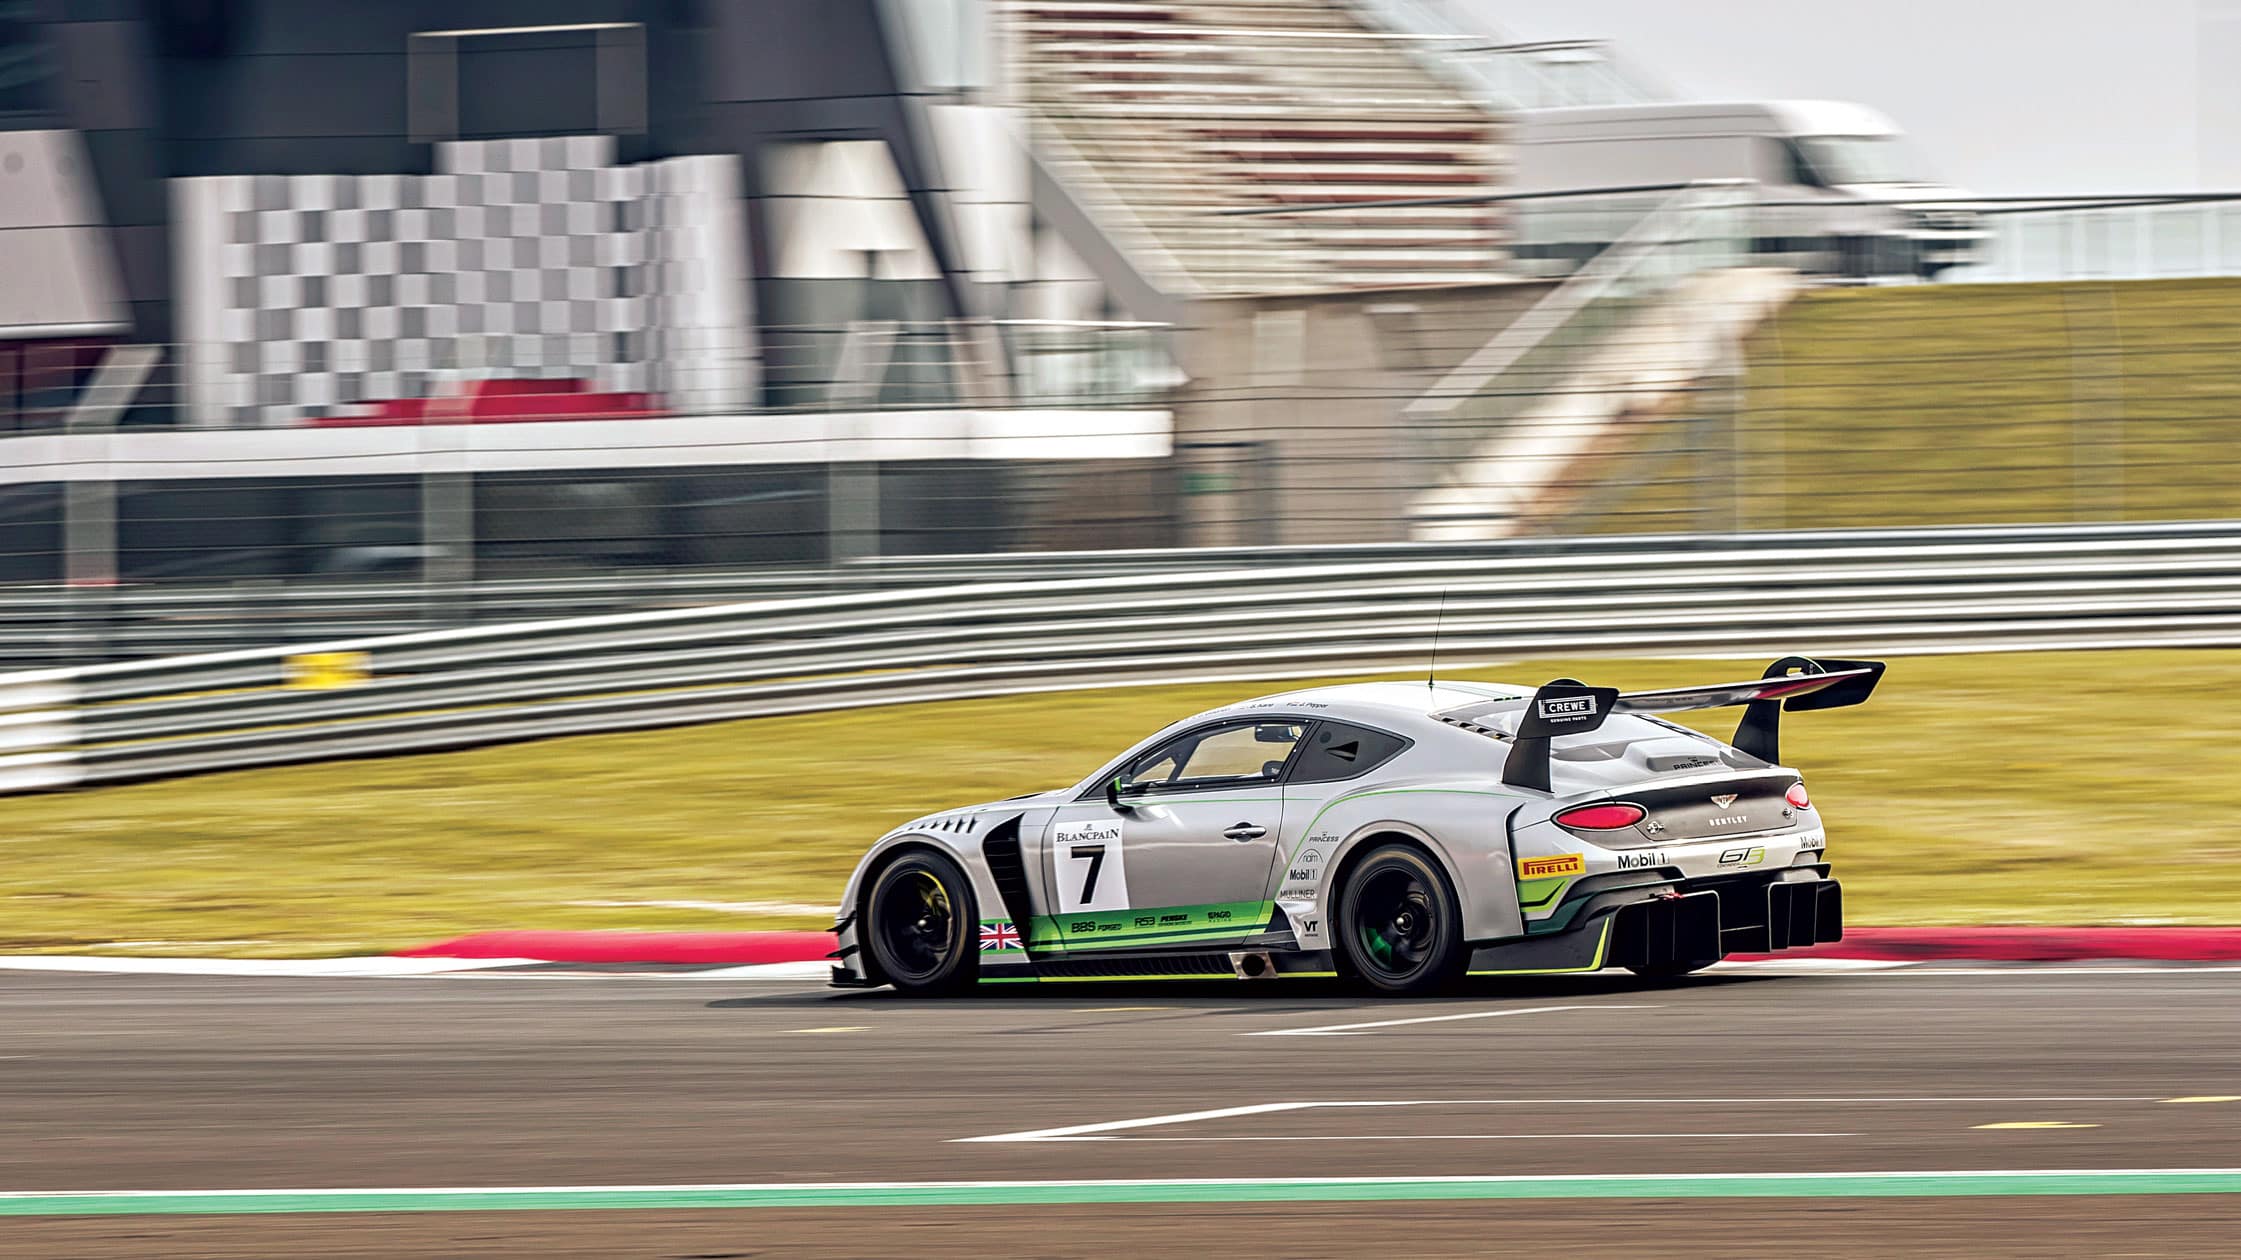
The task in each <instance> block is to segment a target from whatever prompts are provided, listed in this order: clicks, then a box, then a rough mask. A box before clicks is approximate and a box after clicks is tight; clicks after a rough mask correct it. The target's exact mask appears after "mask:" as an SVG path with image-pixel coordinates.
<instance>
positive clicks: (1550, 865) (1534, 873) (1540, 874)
mask: <svg viewBox="0 0 2241 1260" xmlns="http://www.w3.org/2000/svg"><path fill="white" fill-rule="evenodd" d="M1586 873H1587V855H1586V854H1584V853H1564V854H1559V855H1558V856H1556V857H1533V858H1525V859H1523V860H1522V861H1520V862H1519V863H1518V864H1517V877H1518V878H1519V879H1520V880H1527V879H1547V878H1549V877H1551V876H1554V875H1584V874H1586Z"/></svg>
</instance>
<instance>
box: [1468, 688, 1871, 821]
mask: <svg viewBox="0 0 2241 1260" xmlns="http://www.w3.org/2000/svg"><path fill="white" fill-rule="evenodd" d="M1883 668H1884V666H1883V662H1881V661H1839V660H1826V661H1817V660H1813V659H1812V658H1810V657H1804V656H1785V657H1783V658H1782V659H1781V660H1778V661H1776V662H1774V663H1773V664H1772V665H1769V666H1767V667H1766V674H1765V676H1764V677H1760V678H1754V679H1751V680H1749V681H1746V682H1732V683H1714V684H1711V685H1710V686H1701V687H1669V688H1667V689H1665V690H1662V691H1629V692H1626V693H1624V694H1621V693H1620V692H1619V690H1618V688H1616V687H1590V686H1588V685H1587V684H1585V683H1582V682H1580V681H1579V680H1578V679H1575V678H1559V679H1557V680H1555V681H1554V682H1551V683H1549V684H1547V685H1546V686H1544V687H1542V688H1541V689H1540V690H1538V691H1536V692H1534V693H1533V698H1532V699H1531V700H1530V701H1528V702H1527V703H1526V708H1525V713H1524V716H1522V717H1521V718H1519V719H1518V725H1517V734H1516V736H1515V738H1514V739H1513V741H1512V743H1511V744H1510V755H1509V758H1508V760H1506V761H1504V762H1503V763H1502V782H1504V783H1507V784H1509V785H1510V786H1512V787H1521V788H1530V789H1532V790H1534V791H1536V792H1546V791H1549V790H1550V788H1549V755H1550V745H1549V741H1550V740H1551V739H1553V738H1555V737H1556V736H1558V735H1578V734H1584V733H1586V732H1588V731H1592V730H1594V729H1596V728H1597V727H1599V726H1601V725H1603V721H1604V719H1606V718H1608V717H1609V716H1610V715H1611V714H1613V713H1682V712H1686V711H1688V710H1690V709H1721V708H1727V707H1729V706H1732V705H1743V706H1745V708H1744V711H1743V721H1742V723H1741V725H1739V726H1737V727H1736V728H1735V739H1734V740H1733V743H1734V744H1735V746H1736V748H1738V749H1740V750H1742V751H1743V752H1746V753H1749V754H1750V755H1751V756H1753V757H1756V758H1758V759H1759V760H1761V761H1766V762H1779V761H1780V760H1781V759H1782V743H1781V728H1782V712H1783V710H1785V709H1787V710H1789V711H1791V712H1805V711H1808V710H1813V709H1841V708H1844V707H1845V706H1847V705H1854V704H1858V703H1860V702H1861V701H1863V700H1865V699H1867V698H1868V696H1869V695H1870V694H1871V693H1873V692H1874V691H1875V684H1876V683H1877V682H1879V681H1881V679H1882V677H1883ZM1502 703H1505V704H1506V703H1514V702H1502ZM1495 707H1496V706H1495V705H1493V704H1476V705H1468V706H1465V707H1464V708H1462V709H1457V710H1453V711H1450V712H1448V713H1442V714H1439V715H1438V716H1439V717H1441V718H1442V719H1443V720H1449V721H1457V722H1459V723H1461V724H1466V725H1467V724H1470V719H1472V718H1474V717H1478V716H1482V715H1483V713H1484V712H1485V711H1488V710H1491V709H1493V708H1495Z"/></svg>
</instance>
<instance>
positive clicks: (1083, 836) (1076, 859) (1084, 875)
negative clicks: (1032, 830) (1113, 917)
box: [1051, 818, 1129, 913]
mask: <svg viewBox="0 0 2241 1260" xmlns="http://www.w3.org/2000/svg"><path fill="white" fill-rule="evenodd" d="M1051 858H1052V859H1053V861H1054V863H1055V865H1054V867H1053V874H1054V876H1055V882H1056V883H1057V885H1058V889H1057V891H1058V909H1059V910H1060V911H1061V912H1063V913H1072V912H1074V911H1076V910H1126V909H1128V908H1129V903H1128V847H1127V846H1126V845H1125V844H1124V843H1122V841H1121V823H1120V820H1119V819H1117V818H1102V819H1098V820H1096V821H1094V822H1078V823H1060V824H1058V825H1057V826H1056V827H1054V828H1052V830H1051Z"/></svg>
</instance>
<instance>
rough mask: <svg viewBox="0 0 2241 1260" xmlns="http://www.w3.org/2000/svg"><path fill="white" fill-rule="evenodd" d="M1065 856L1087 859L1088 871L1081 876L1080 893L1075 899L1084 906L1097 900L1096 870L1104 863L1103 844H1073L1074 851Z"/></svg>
mask: <svg viewBox="0 0 2241 1260" xmlns="http://www.w3.org/2000/svg"><path fill="white" fill-rule="evenodd" d="M1067 856H1068V857H1071V858H1074V859H1075V860H1077V861H1079V860H1080V859H1082V858H1088V859H1089V873H1088V874H1086V875H1084V876H1082V895H1081V896H1079V897H1077V898H1075V900H1076V901H1078V902H1080V903H1081V904H1082V905H1085V906H1086V905H1088V904H1089V903H1090V902H1092V901H1095V900H1097V872H1098V870H1099V868H1101V867H1103V866H1104V865H1105V846H1104V845H1101V844H1077V845H1075V846H1074V851H1073V852H1072V853H1070V854H1068V855H1067Z"/></svg>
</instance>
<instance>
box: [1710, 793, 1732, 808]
mask: <svg viewBox="0 0 2241 1260" xmlns="http://www.w3.org/2000/svg"><path fill="white" fill-rule="evenodd" d="M1735 801H1736V794H1735V793H1733V792H1730V793H1728V794H1727V795H1725V796H1715V797H1713V798H1712V804H1713V806H1714V807H1715V808H1718V809H1726V808H1727V807H1728V806H1730V805H1733V804H1734V803H1735Z"/></svg>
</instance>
